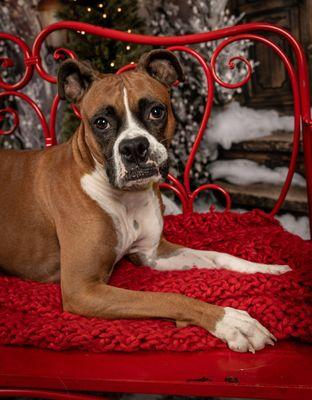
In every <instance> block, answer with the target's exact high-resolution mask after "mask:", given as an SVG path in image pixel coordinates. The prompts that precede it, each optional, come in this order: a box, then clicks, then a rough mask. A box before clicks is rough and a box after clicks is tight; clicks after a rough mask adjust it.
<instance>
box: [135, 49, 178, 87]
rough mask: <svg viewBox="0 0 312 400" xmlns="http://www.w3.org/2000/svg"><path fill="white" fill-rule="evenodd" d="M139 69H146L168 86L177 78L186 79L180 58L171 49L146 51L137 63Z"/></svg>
mask: <svg viewBox="0 0 312 400" xmlns="http://www.w3.org/2000/svg"><path fill="white" fill-rule="evenodd" d="M137 70H138V71H146V72H147V73H148V74H149V75H150V76H151V77H152V78H155V79H157V80H158V81H159V82H161V83H163V84H164V85H166V86H167V87H170V86H171V85H172V84H173V83H174V82H175V81H176V80H179V81H180V82H183V81H184V73H183V69H182V65H181V63H180V61H179V60H178V58H177V57H176V56H175V55H174V54H173V53H172V52H171V51H169V50H163V49H157V50H152V51H150V52H148V53H144V54H143V55H142V56H141V58H140V59H139V62H138V65H137Z"/></svg>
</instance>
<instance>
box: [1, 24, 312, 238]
mask: <svg viewBox="0 0 312 400" xmlns="http://www.w3.org/2000/svg"><path fill="white" fill-rule="evenodd" d="M61 29H68V30H75V31H85V32H86V33H88V34H92V35H97V36H100V37H103V38H106V39H113V40H118V41H122V42H128V43H137V44H144V45H153V46H165V47H167V48H168V49H170V50H172V51H178V52H186V53H189V54H190V55H191V56H193V57H194V58H195V59H196V60H197V61H198V62H199V64H200V65H201V67H202V68H203V71H204V74H205V77H206V80H207V99H206V106H205V110H204V113H203V118H202V121H201V124H200V128H199V131H198V133H197V136H196V139H195V141H194V143H193V146H192V149H191V152H190V155H189V157H188V159H187V162H186V165H185V169H184V175H183V181H182V182H180V181H179V180H178V179H177V178H176V177H174V176H172V175H169V178H168V183H164V184H163V185H162V186H163V187H165V188H167V189H171V190H173V191H174V193H175V194H176V195H177V196H178V197H179V199H180V200H181V202H182V206H183V212H189V211H192V209H193V202H194V199H195V198H196V196H197V195H198V194H199V193H200V192H201V191H203V190H218V191H220V192H221V193H222V194H223V195H224V196H225V199H226V208H227V209H229V208H230V206H231V200H230V196H229V194H228V193H227V192H226V191H225V190H224V189H222V188H221V187H220V186H218V185H214V184H206V185H202V186H200V187H198V188H196V189H195V190H193V191H192V190H191V187H190V172H191V169H192V166H193V163H194V158H195V154H196V152H197V150H198V147H199V144H200V142H201V140H202V137H203V134H204V132H205V130H206V126H207V123H208V119H209V116H210V112H211V108H212V104H213V95H214V92H213V89H214V84H215V83H216V82H217V83H218V84H219V85H221V86H223V87H226V88H229V89H233V88H238V87H241V86H243V85H245V84H246V83H247V82H248V80H249V79H250V76H251V73H252V67H251V64H250V62H249V61H248V60H247V59H246V58H244V57H242V56H240V55H238V56H234V57H232V58H230V59H229V61H228V67H229V68H230V69H233V68H235V61H238V60H240V61H241V62H243V63H244V64H245V65H246V68H247V73H246V76H245V77H244V78H243V79H242V80H241V81H240V82H237V83H227V82H224V81H222V79H221V78H220V77H219V76H218V74H217V69H216V64H217V59H218V55H219V54H220V52H221V51H222V50H223V49H224V48H225V47H226V46H228V45H229V44H231V43H232V42H236V41H240V40H247V39H248V40H251V41H257V42H261V43H263V44H265V45H266V46H268V47H270V48H271V49H272V50H273V51H274V52H275V53H276V54H277V56H278V57H279V58H280V59H281V61H282V62H283V64H284V66H285V69H286V71H287V73H288V76H289V79H290V82H291V87H292V93H293V103H294V132H293V150H292V154H291V158H290V163H289V170H288V174H287V177H286V180H285V182H284V184H283V186H282V189H281V192H280V195H279V197H278V199H277V201H276V203H275V206H274V208H273V209H272V211H271V212H270V214H271V215H275V214H276V213H277V212H278V211H279V210H280V208H281V205H282V203H283V201H284V199H285V197H286V195H287V192H288V190H289V187H290V184H291V181H292V178H293V175H294V172H295V166H296V161H297V155H298V150H299V142H300V138H301V137H302V138H303V147H304V158H305V169H306V179H307V195H308V209H309V218H310V228H311V232H312V120H311V112H310V88H309V76H308V66H307V62H306V59H305V55H304V51H303V49H302V47H301V45H300V43H298V41H297V40H296V39H295V38H294V37H293V36H292V35H291V34H290V33H289V32H288V31H286V30H285V29H283V28H281V27H279V26H275V25H271V24H267V23H249V24H242V25H237V26H233V27H230V28H225V29H220V30H216V31H213V32H203V33H197V34H192V35H184V36H171V37H163V36H162V37H156V36H147V35H137V34H131V33H125V32H120V31H116V30H112V29H107V28H102V27H99V26H94V25H90V24H86V23H80V22H74V21H62V22H58V23H55V24H52V25H50V26H48V27H47V28H45V29H43V30H42V31H41V32H40V33H39V34H38V36H37V37H36V38H35V41H34V43H33V46H32V49H30V48H29V47H28V46H27V44H26V43H25V42H24V41H23V40H22V39H21V38H19V37H16V36H13V35H10V34H9V33H4V32H2V33H1V32H0V39H2V40H9V41H12V42H14V43H15V44H17V45H18V46H19V48H20V49H21V51H22V53H23V56H24V64H25V72H24V74H23V76H22V77H21V79H20V80H19V81H18V82H15V83H14V84H8V83H6V82H5V81H4V80H3V79H2V78H1V76H0V88H1V91H0V99H1V98H3V97H5V96H15V97H17V98H20V99H22V100H23V101H25V102H27V103H28V104H29V105H30V106H31V107H32V108H33V109H34V111H35V112H36V114H37V116H38V118H39V120H40V123H41V125H42V129H43V133H44V137H45V145H46V146H47V147H48V146H53V145H55V144H56V135H55V122H56V115H57V109H58V105H59V102H60V99H59V97H58V95H56V96H55V97H54V99H53V101H52V103H51V112H50V115H49V119H47V117H46V116H44V115H43V112H42V110H41V109H40V107H39V106H38V105H37V104H36V103H35V102H34V101H33V100H32V99H31V98H30V97H28V96H27V95H25V94H24V93H22V92H20V91H19V90H20V89H22V88H23V87H25V86H26V85H27V84H28V83H29V82H30V81H31V78H32V76H33V74H34V71H37V73H38V74H39V76H40V77H41V78H42V79H44V80H45V81H48V82H50V83H52V84H55V83H56V77H55V76H52V75H50V74H49V73H48V72H47V71H46V70H45V69H44V67H43V63H42V59H41V55H40V53H41V47H42V44H43V42H44V40H45V39H46V37H47V36H48V35H49V34H51V33H52V32H54V31H57V30H61ZM266 32H270V33H274V34H276V35H279V36H281V37H282V38H283V39H284V40H286V41H287V42H288V44H289V45H290V48H291V50H292V52H293V59H294V60H295V66H294V65H293V63H292V62H291V60H290V59H289V57H288V56H287V55H286V54H285V53H284V52H283V51H282V50H281V48H280V47H279V46H278V45H277V44H275V43H274V42H273V41H272V40H271V39H268V38H267V37H266V36H263V34H265V33H266ZM221 39H222V41H220V40H221ZM223 39H224V40H223ZM216 40H218V41H220V44H218V46H217V47H216V50H215V51H214V53H213V56H212V57H211V59H210V60H207V59H205V56H204V55H201V54H199V53H198V52H197V51H195V50H193V49H192V48H190V47H187V45H190V44H195V43H201V42H209V41H216ZM65 57H72V58H75V57H76V56H75V54H74V53H73V52H72V51H70V50H68V49H64V48H60V49H57V50H56V51H55V52H54V58H55V59H56V60H59V59H62V58H65ZM0 64H1V65H2V68H10V67H11V66H12V65H13V60H11V59H10V58H0ZM133 67H134V65H133V64H131V65H128V66H125V67H123V68H121V69H120V70H119V71H118V73H122V72H123V71H125V70H126V69H129V68H133ZM8 113H9V114H11V116H12V117H13V125H14V126H13V127H12V129H10V131H6V132H5V131H0V134H11V133H12V132H13V131H14V129H15V128H16V127H17V126H18V123H19V119H18V115H17V112H16V110H14V109H12V108H10V107H7V108H5V109H3V110H0V118H3V116H4V114H8ZM76 113H77V115H78V116H79V112H78V110H77V109H76ZM208 134H209V132H208ZM301 135H302V136H301Z"/></svg>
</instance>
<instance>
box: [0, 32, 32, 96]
mask: <svg viewBox="0 0 312 400" xmlns="http://www.w3.org/2000/svg"><path fill="white" fill-rule="evenodd" d="M0 40H9V41H11V42H13V43H15V44H16V45H18V46H19V48H21V50H22V52H23V56H24V63H25V72H24V74H23V76H22V78H21V79H20V80H19V81H18V82H15V83H13V84H10V83H7V82H5V81H4V80H3V79H2V76H1V73H0V88H1V89H4V90H19V89H21V88H23V87H24V86H26V85H27V83H28V82H29V81H30V80H31V78H32V76H33V72H34V65H33V64H28V63H27V60H29V59H31V57H32V54H31V50H30V49H29V47H28V46H27V44H26V43H25V42H24V40H22V39H20V38H18V37H16V36H14V35H10V34H9V33H5V32H0ZM0 64H1V66H2V68H5V69H7V68H11V67H13V65H14V62H13V60H12V59H11V58H8V57H2V58H0Z"/></svg>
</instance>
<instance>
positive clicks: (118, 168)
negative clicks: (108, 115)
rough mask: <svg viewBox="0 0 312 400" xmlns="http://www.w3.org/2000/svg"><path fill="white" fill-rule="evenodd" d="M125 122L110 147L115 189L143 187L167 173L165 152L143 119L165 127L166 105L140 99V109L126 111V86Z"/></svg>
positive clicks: (126, 98) (158, 139)
mask: <svg viewBox="0 0 312 400" xmlns="http://www.w3.org/2000/svg"><path fill="white" fill-rule="evenodd" d="M123 102H124V107H125V121H124V125H123V129H122V130H121V131H120V133H119V135H118V138H117V140H116V141H115V143H114V146H113V160H114V164H115V166H114V169H115V185H116V186H117V187H119V188H131V187H135V188H137V187H138V186H145V185H146V184H148V183H150V182H159V181H160V180H161V179H162V178H165V177H166V175H167V172H168V151H167V148H166V147H165V146H164V145H163V144H162V143H161V139H160V137H159V136H158V135H155V136H154V134H153V133H154V132H153V129H151V130H150V132H149V130H148V127H146V123H144V122H145V121H144V119H145V118H146V120H150V123H151V124H152V123H153V122H152V121H155V123H156V124H157V125H158V126H159V125H160V126H161V127H163V128H164V127H165V123H166V119H167V107H166V105H165V104H163V103H162V102H159V101H157V100H156V101H155V100H154V101H153V100H150V101H149V100H148V99H146V98H141V99H140V100H139V109H140V112H139V113H138V114H137V116H135V115H134V114H133V113H132V111H131V110H130V105H129V99H128V92H127V88H126V87H124V88H123Z"/></svg>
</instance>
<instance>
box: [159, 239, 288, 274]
mask: <svg viewBox="0 0 312 400" xmlns="http://www.w3.org/2000/svg"><path fill="white" fill-rule="evenodd" d="M195 266H196V267H198V268H208V269H214V268H217V269H219V268H225V269H228V270H232V271H237V272H245V273H255V272H261V273H265V274H274V275H279V274H283V273H285V272H287V271H290V270H291V268H290V267H289V266H288V265H267V264H259V263H255V262H251V261H247V260H243V259H242V258H238V257H234V256H232V255H230V254H226V253H219V252H216V251H205V250H194V249H190V248H188V247H183V246H180V245H176V244H174V243H170V242H168V241H167V240H165V239H162V240H161V242H160V245H159V248H158V252H157V257H156V261H155V263H154V268H155V269H158V270H161V271H168V270H185V269H190V268H192V267H195Z"/></svg>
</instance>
